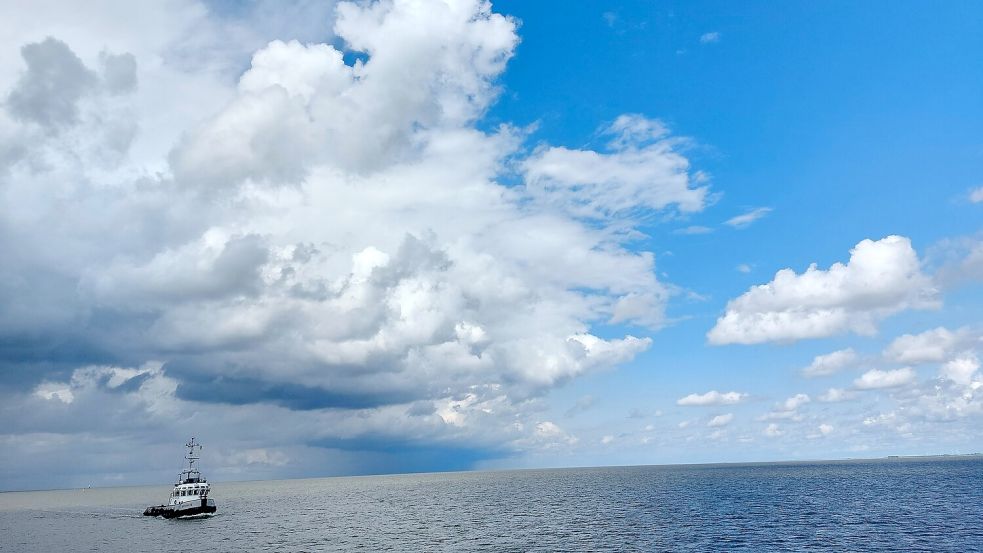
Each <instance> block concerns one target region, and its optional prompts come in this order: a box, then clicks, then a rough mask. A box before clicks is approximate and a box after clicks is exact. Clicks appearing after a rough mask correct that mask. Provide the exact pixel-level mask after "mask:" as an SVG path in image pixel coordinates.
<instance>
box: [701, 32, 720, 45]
mask: <svg viewBox="0 0 983 553" xmlns="http://www.w3.org/2000/svg"><path fill="white" fill-rule="evenodd" d="M715 42H720V33H718V32H717V31H713V32H710V33H703V34H702V35H700V44H713V43H715Z"/></svg>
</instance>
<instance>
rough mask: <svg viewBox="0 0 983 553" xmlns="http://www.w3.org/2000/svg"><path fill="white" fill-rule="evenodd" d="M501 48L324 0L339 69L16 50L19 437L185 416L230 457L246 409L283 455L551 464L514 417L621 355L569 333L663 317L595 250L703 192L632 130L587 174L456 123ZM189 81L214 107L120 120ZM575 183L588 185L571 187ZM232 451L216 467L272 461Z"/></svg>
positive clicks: (654, 299) (14, 388) (4, 278)
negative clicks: (485, 454)
mask: <svg viewBox="0 0 983 553" xmlns="http://www.w3.org/2000/svg"><path fill="white" fill-rule="evenodd" d="M189 13H193V12H189ZM188 20H189V21H191V23H185V24H184V26H183V27H182V28H184V29H200V28H202V26H203V25H205V24H206V23H205V22H202V21H201V20H200V18H195V17H189V18H188ZM216 25H218V24H211V28H214V27H215V26H216ZM326 25H327V23H326ZM178 26H179V27H180V25H178ZM222 28H227V25H226V27H222ZM516 29H517V23H516V22H515V21H513V20H511V19H509V18H508V17H505V16H502V15H499V14H496V13H494V12H493V11H492V10H491V6H490V4H488V3H486V2H479V1H473V0H461V1H455V2H446V3H445V2H426V1H404V0H399V1H383V2H375V3H367V4H354V3H341V4H339V5H338V8H337V17H336V19H335V23H334V27H333V34H334V35H335V36H336V37H337V42H336V44H339V45H340V44H343V45H344V46H343V47H342V46H337V47H336V46H333V45H331V44H327V43H317V42H304V43H302V42H299V41H296V40H273V41H272V42H269V43H268V44H266V45H265V46H263V47H262V48H260V49H259V50H257V51H256V52H255V53H253V54H252V56H251V61H249V63H248V67H247V68H246V69H245V71H243V72H242V73H241V75H240V76H239V77H238V78H237V79H236V80H235V82H231V81H230V82H229V86H227V87H226V88H222V85H221V83H222V78H223V77H222V75H224V74H225V73H224V71H227V67H228V66H229V65H234V64H233V63H231V62H230V63H217V62H216V63H212V61H214V60H212V61H209V62H208V63H204V62H203V61H202V60H196V62H195V63H188V62H187V60H186V59H185V58H184V57H183V54H182V55H176V54H175V55H174V57H172V58H167V59H170V60H171V61H169V62H168V63H170V64H171V65H170V66H168V68H161V67H160V66H155V65H154V64H156V63H160V58H154V57H152V56H149V55H148V56H146V57H144V56H142V55H141V51H142V50H141V48H146V47H147V46H146V45H142V46H140V47H135V48H134V50H135V52H125V51H121V52H107V51H105V50H104V49H102V48H92V47H87V48H86V51H84V52H75V51H73V50H72V49H71V44H70V43H68V42H64V41H61V40H59V39H58V38H57V37H56V38H51V39H39V40H38V41H35V42H31V43H29V44H27V45H25V46H24V49H23V52H24V57H23V60H22V65H21V67H20V72H19V74H18V75H19V76H18V77H17V79H18V80H16V81H14V82H13V83H12V84H11V85H10V87H9V92H7V94H8V95H9V96H8V97H9V98H10V99H9V100H8V102H7V103H6V104H5V106H4V111H5V113H4V115H3V119H2V121H3V122H4V128H3V133H0V137H4V136H30V137H31V140H27V141H20V142H18V143H19V144H23V145H24V146H23V147H21V149H20V150H17V151H16V152H14V150H13V149H10V148H8V149H7V150H2V151H3V152H7V151H10V152H14V153H5V154H3V155H4V157H3V158H2V159H3V162H4V163H5V166H4V168H3V169H4V170H3V172H2V175H3V176H2V181H0V194H2V196H3V201H2V202H0V221H2V223H0V225H2V226H0V249H2V252H3V254H4V257H5V260H6V261H7V262H6V263H5V264H4V265H3V268H0V303H2V305H3V309H2V310H0V338H2V343H3V347H2V348H0V349H2V351H0V353H2V359H3V360H2V362H3V363H4V367H5V368H4V379H3V380H4V384H3V385H4V387H5V388H4V389H5V390H7V391H6V392H5V393H7V394H8V396H9V398H11V405H14V404H16V405H18V406H19V407H22V408H25V409H33V410H35V411H36V412H37V413H39V414H38V416H37V417H33V418H32V419H31V421H33V422H31V424H30V425H28V426H30V427H29V428H27V427H25V428H23V429H22V430H21V431H22V432H30V433H52V434H55V435H60V434H64V433H67V434H72V433H78V432H88V433H93V435H95V434H97V433H98V432H99V428H100V426H99V424H100V423H99V421H100V420H102V419H105V418H111V417H116V416H118V415H119V412H116V411H114V410H113V409H105V408H97V406H99V405H103V404H105V403H106V402H108V403H109V404H115V405H117V407H119V408H123V407H124V406H125V408H126V409H127V410H128V411H127V413H128V414H127V415H126V416H125V417H124V420H126V421H137V420H139V419H140V417H141V416H147V417H150V416H152V415H153V414H154V413H155V411H154V410H155V409H171V411H169V412H168V413H169V417H170V418H171V422H170V423H168V424H164V425H162V426H161V427H160V428H158V429H157V430H156V432H157V434H155V435H159V436H160V437H161V439H164V438H169V437H170V435H171V434H173V432H172V431H170V430H167V429H173V428H178V427H180V426H181V424H183V423H187V422H190V421H201V420H211V421H214V422H213V423H212V424H214V425H216V427H219V426H221V428H222V430H221V433H222V434H223V435H226V436H229V438H228V439H230V440H234V439H235V440H242V441H243V442H246V441H248V440H247V438H245V437H244V436H245V435H246V433H245V432H244V431H242V428H243V426H242V425H244V424H253V423H255V421H256V420H257V416H258V415H257V413H265V414H266V416H267V417H268V418H269V420H271V421H279V422H280V423H282V424H294V425H296V426H297V427H298V431H297V432H296V433H293V434H289V437H290V438H291V439H294V440H296V441H295V442H293V443H292V445H291V444H289V443H286V442H284V441H283V440H280V441H281V445H282V446H283V447H284V448H289V447H302V446H303V447H307V446H311V447H315V448H318V447H319V448H321V449H324V448H327V449H345V448H351V447H366V446H365V441H364V439H363V438H366V437H371V438H373V439H377V440H381V441H383V442H384V441H386V440H408V442H407V443H431V444H451V445H453V446H454V447H478V448H483V449H485V450H489V451H490V450H508V449H510V448H512V449H514V448H536V447H553V446H556V445H557V444H559V445H561V446H562V445H563V444H571V443H575V442H576V438H575V437H573V436H570V435H568V434H567V433H565V432H564V431H563V430H562V429H561V428H559V426H557V425H556V424H555V423H553V422H551V421H545V420H541V415H539V413H540V408H539V407H537V405H538V401H539V399H538V398H540V397H541V396H542V395H543V394H544V393H545V392H546V391H548V390H549V389H550V388H552V387H554V386H557V385H559V384H562V383H563V382H565V381H567V380H569V379H571V378H575V377H577V376H578V375H581V374H584V373H585V372H588V371H591V370H596V369H599V368H604V367H611V366H615V365H617V364H619V363H622V362H625V361H627V360H630V359H631V358H632V357H633V356H635V355H636V354H638V353H639V352H641V351H643V350H645V349H646V348H648V347H649V344H650V340H649V339H648V338H646V337H644V336H642V337H639V336H635V335H632V334H628V333H625V332H622V333H621V334H620V335H618V336H616V337H603V338H602V337H601V334H602V333H600V332H598V331H597V330H596V328H598V327H601V326H604V325H606V324H608V323H612V324H614V323H616V324H619V325H621V324H627V325H634V326H635V327H637V328H638V331H637V332H634V334H639V335H641V334H643V333H645V332H646V329H655V328H658V327H659V326H660V325H662V324H663V322H664V316H663V310H664V307H665V303H666V301H667V299H668V297H669V295H670V288H669V287H668V286H666V285H665V284H663V283H662V282H660V281H659V280H658V279H657V278H656V276H655V272H654V270H655V258H654V256H653V255H652V254H651V253H647V252H635V251H632V250H630V249H628V248H627V247H626V245H625V243H624V240H626V236H629V235H630V233H625V232H623V231H624V229H625V227H626V226H627V227H630V226H631V225H632V224H633V220H632V217H633V216H634V215H635V214H637V213H638V210H653V209H678V210H680V211H687V212H692V211H697V210H700V209H702V207H703V206H704V202H705V196H706V190H705V188H704V187H703V186H701V185H700V184H699V183H701V182H703V181H704V180H705V179H704V177H703V176H701V175H693V174H690V169H689V163H688V161H687V160H686V158H685V157H684V156H683V155H682V154H681V153H680V152H679V150H678V146H679V142H678V141H676V140H675V139H673V138H671V137H670V135H669V133H668V130H667V129H666V128H665V127H664V126H662V125H661V124H660V123H658V122H656V121H652V120H648V119H645V118H644V117H641V116H638V115H633V116H626V117H623V118H620V119H618V120H617V121H615V122H614V123H609V124H607V125H605V126H604V128H605V129H606V131H605V132H607V133H609V134H610V135H611V136H612V141H611V143H610V144H609V150H608V151H606V152H591V151H586V150H567V149H564V148H559V147H552V146H549V145H543V146H541V147H540V148H537V149H536V150H535V151H534V152H533V153H532V154H531V155H530V156H529V157H528V158H523V155H524V154H523V152H524V149H523V144H524V142H525V141H526V140H527V137H526V135H525V134H524V131H521V130H518V129H515V128H513V127H510V126H507V125H506V126H503V127H500V128H497V129H493V130H490V131H488V130H480V129H479V127H478V122H479V121H480V119H481V117H482V115H483V114H484V112H485V110H486V109H487V108H488V106H489V105H491V103H492V102H494V100H495V98H496V96H497V94H498V92H499V85H498V83H497V79H498V77H499V76H500V75H501V74H502V72H503V71H504V70H505V67H506V63H507V61H508V59H509V58H510V57H511V56H512V55H513V54H514V52H515V48H516V46H517V44H518V35H517V32H516ZM325 34H329V33H327V32H325ZM179 36H181V35H180V34H179ZM171 45H173V42H170V43H169V42H167V41H161V48H165V47H170V46H171ZM39 52H40V54H39ZM235 52H236V50H235V49H232V50H231V53H230V54H229V56H230V57H231V58H233V59H234V55H235ZM41 54H44V55H43V56H42V55H41ZM52 60H54V61H52ZM55 61H57V63H55ZM205 61H208V60H205ZM143 64H150V67H149V68H145V67H144V66H143ZM175 67H177V69H175ZM42 69H43V71H42ZM175 72H185V73H187V74H188V75H189V77H188V79H187V80H177V79H174V80H168V79H166V78H164V76H166V75H172V74H174V73H175ZM5 74H10V71H9V70H8V71H6V72H5ZM145 75H149V76H150V80H148V78H147V77H146V76H145ZM202 75H204V76H202ZM154 77H159V80H156V81H155V80H154ZM44 79H48V81H45V80H44ZM66 80H67V81H69V82H71V83H74V84H73V86H72V87H59V86H55V85H54V84H52V83H55V84H57V83H58V82H61V81H66ZM49 81H50V82H49ZM189 82H190V83H204V84H201V86H202V89H203V93H202V94H203V98H205V99H206V100H207V101H206V102H205V104H204V105H206V106H215V107H216V108H217V109H211V111H209V110H207V109H205V108H203V107H196V106H190V107H187V108H185V107H184V104H185V103H187V102H194V101H195V99H194V97H188V98H171V99H169V100H168V99H165V100H163V101H164V103H163V104H159V105H154V106H152V108H148V98H161V97H162V96H161V91H160V90H158V88H160V87H166V86H170V87H171V88H172V93H177V92H183V93H186V94H187V93H192V94H193V93H194V90H188V89H187V86H188V83H189ZM42 85H43V86H42ZM49 85H51V86H49ZM28 88H30V90H32V91H34V92H32V93H31V96H30V98H31V101H30V102H28V101H27V100H23V101H22V100H21V98H22V97H24V98H26V97H27V96H24V95H23V94H21V92H19V91H23V90H27V89H28ZM49 92H50V94H49ZM216 98H224V102H222V103H219V102H215V99H216ZM168 109H171V110H174V112H175V113H176V114H178V115H177V117H176V121H177V122H178V123H186V124H182V125H179V126H178V128H176V127H175V121H165V120H164V119H162V118H161V116H160V112H161V110H168ZM182 110H183V111H182ZM188 110H190V112H193V113H194V114H196V115H189V111H188ZM120 113H126V114H129V115H130V117H126V118H122V119H121V118H120V117H118V114H120ZM121 120H125V121H130V122H131V126H130V127H129V128H128V132H129V135H126V136H123V138H120V136H121V133H123V134H124V135H125V133H124V131H126V130H127V129H122V130H121V128H120V127H119V121H121ZM158 126H159V127H160V133H156V132H155V131H157V129H158ZM51 129H55V130H56V131H57V132H55V131H52V130H51ZM72 129H74V130H72ZM72 133H74V134H72ZM69 135H71V136H70V137H69V138H66V137H68V136H69ZM146 135H153V136H152V137H150V138H147V136H146ZM127 136H128V137H129V138H127ZM160 136H165V137H168V136H169V137H172V140H171V142H169V143H167V144H162V143H161V142H160ZM93 137H95V138H93ZM113 137H115V138H116V139H115V140H113V139H112V138H113ZM109 150H111V151H113V152H115V153H114V154H113V155H106V152H107V151H109ZM154 152H156V154H155V155H154ZM516 160H518V163H515V161H516ZM591 160H594V161H591ZM595 162H596V163H601V164H602V165H603V167H604V168H605V173H608V174H610V175H612V177H611V178H610V179H607V180H604V179H599V178H594V177H591V176H590V174H588V173H584V175H585V176H578V175H581V174H582V173H583V169H584V168H585V167H588V166H590V165H591V164H592V163H595ZM585 164H586V165H585ZM514 167H521V170H520V171H519V175H518V176H519V177H520V182H519V183H518V184H511V185H504V184H502V182H503V180H506V179H503V178H502V177H503V175H509V173H510V171H512V170H513V169H512V168H514ZM509 176H510V177H512V176H515V175H514V174H512V175H509ZM523 179H524V180H523ZM578 179H579V180H578ZM583 179H587V180H583ZM508 180H512V179H508ZM581 181H583V182H581ZM605 189H607V190H609V191H610V192H611V193H610V194H608V195H606V196H605V194H604V190H605ZM605 336H610V333H607V334H605ZM124 377H126V378H124ZM121 379H122V380H121ZM134 379H136V380H134ZM127 382H128V383H129V384H126V383H127ZM95 398H99V399H95ZM122 398H128V399H126V400H125V403H124V399H122ZM243 409H253V410H252V411H243ZM44 412H50V413H52V414H51V416H50V417H49V416H47V415H45V416H42V415H41V413H44ZM140 413H143V415H141V414H140ZM206 413H207V419H206V418H204V415H203V414H206ZM59 414H60V415H59ZM69 418H73V420H74V422H73V424H71V425H64V424H63V422H60V421H65V420H67V419H69ZM79 421H89V422H88V423H87V424H88V425H86V424H85V423H80V422H79ZM26 424H27V422H26V421H25V425H26ZM120 424H122V426H123V427H124V428H125V430H123V429H120V430H118V431H119V432H121V433H123V434H126V433H127V432H131V433H132V432H136V430H137V429H138V428H140V425H141V424H143V423H139V424H138V423H136V422H133V423H132V424H128V423H125V422H124V423H120ZM236 429H238V430H236ZM11 432H14V434H11V435H9V436H8V440H9V441H10V443H26V442H24V441H23V440H19V439H18V438H17V436H19V434H16V431H13V430H12V431H11ZM15 434H16V435H15ZM303 435H307V436H309V437H310V438H307V439H305V438H302V437H301V436H303ZM360 440H362V441H360ZM65 443H66V444H70V443H76V442H72V440H67V441H66V442H65ZM298 444H301V445H298ZM303 444H306V445H303ZM352 444H355V445H352ZM240 445H241V448H240V449H239V450H236V451H232V449H229V451H228V454H227V455H226V458H227V459H231V460H234V459H240V460H241V459H252V460H253V461H255V460H257V459H259V460H263V459H267V460H275V461H276V462H275V463H273V464H275V465H283V464H286V463H287V461H285V459H286V458H288V457H289V456H288V455H287V454H277V453H276V452H272V451H267V450H265V449H263V448H262V446H261V444H255V443H250V444H245V443H243V444H240ZM247 446H248V447H247ZM65 447H66V448H67V447H70V445H66V446H65ZM229 447H230V448H232V446H231V445H229Z"/></svg>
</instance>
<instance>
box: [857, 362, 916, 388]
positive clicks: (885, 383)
mask: <svg viewBox="0 0 983 553" xmlns="http://www.w3.org/2000/svg"><path fill="white" fill-rule="evenodd" d="M915 376H916V375H915V371H914V370H913V369H912V368H911V367H904V368H901V369H893V370H886V371H882V370H880V369H871V370H869V371H867V372H865V373H864V374H863V375H861V376H860V378H858V379H856V380H854V381H853V385H854V386H855V387H856V388H857V389H859V390H880V389H883V388H897V387H899V386H904V385H906V384H910V383H911V382H913V381H914V380H915Z"/></svg>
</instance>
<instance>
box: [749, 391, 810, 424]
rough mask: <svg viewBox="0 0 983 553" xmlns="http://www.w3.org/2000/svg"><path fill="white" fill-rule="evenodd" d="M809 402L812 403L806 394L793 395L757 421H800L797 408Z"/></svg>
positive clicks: (800, 417) (800, 416)
mask: <svg viewBox="0 0 983 553" xmlns="http://www.w3.org/2000/svg"><path fill="white" fill-rule="evenodd" d="M810 401H812V398H810V397H809V395H808V394H795V395H794V396H791V397H789V398H787V399H786V400H785V401H783V402H781V403H779V404H777V405H775V407H774V408H773V409H772V410H771V411H770V412H769V413H768V414H766V415H764V416H762V417H760V418H759V419H758V420H794V421H799V420H802V418H803V417H802V415H800V414H799V407H802V406H803V405H805V404H807V403H809V402H810Z"/></svg>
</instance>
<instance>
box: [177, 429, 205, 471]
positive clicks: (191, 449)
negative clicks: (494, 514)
mask: <svg viewBox="0 0 983 553" xmlns="http://www.w3.org/2000/svg"><path fill="white" fill-rule="evenodd" d="M184 447H186V448H188V454H187V455H185V456H184V458H185V460H187V461H188V468H186V469H184V470H183V471H181V475H180V476H179V481H181V482H198V481H200V480H201V473H200V472H198V469H196V468H195V461H197V460H198V459H200V457H198V456H197V455H195V448H198V451H201V444H199V443H197V442H195V437H194V436H192V437H191V441H189V442H188V443H186V444H184Z"/></svg>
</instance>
